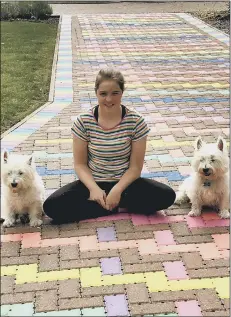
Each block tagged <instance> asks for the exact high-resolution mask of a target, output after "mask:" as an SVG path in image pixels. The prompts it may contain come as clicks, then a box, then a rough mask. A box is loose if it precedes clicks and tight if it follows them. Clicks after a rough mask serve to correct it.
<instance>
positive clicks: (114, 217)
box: [96, 213, 131, 221]
mask: <svg viewBox="0 0 231 317" xmlns="http://www.w3.org/2000/svg"><path fill="white" fill-rule="evenodd" d="M130 218H131V216H130V215H129V214H127V213H123V214H116V215H111V216H106V217H99V218H96V221H108V220H126V219H130Z"/></svg>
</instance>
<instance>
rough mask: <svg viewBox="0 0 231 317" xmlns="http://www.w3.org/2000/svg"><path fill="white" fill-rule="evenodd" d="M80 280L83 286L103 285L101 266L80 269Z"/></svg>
mask: <svg viewBox="0 0 231 317" xmlns="http://www.w3.org/2000/svg"><path fill="white" fill-rule="evenodd" d="M80 280H81V285H82V287H88V286H101V285H102V280H101V271H100V268H99V267H91V268H82V269H80Z"/></svg>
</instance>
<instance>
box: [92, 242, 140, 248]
mask: <svg viewBox="0 0 231 317" xmlns="http://www.w3.org/2000/svg"><path fill="white" fill-rule="evenodd" d="M135 247H137V241H135V240H128V241H109V242H99V243H98V245H97V249H96V250H112V249H126V248H128V249H129V248H135Z"/></svg>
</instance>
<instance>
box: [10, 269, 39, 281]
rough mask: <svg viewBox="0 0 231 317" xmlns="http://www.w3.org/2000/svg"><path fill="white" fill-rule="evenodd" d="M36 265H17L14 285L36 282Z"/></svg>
mask: <svg viewBox="0 0 231 317" xmlns="http://www.w3.org/2000/svg"><path fill="white" fill-rule="evenodd" d="M37 272H38V265H37V264H28V265H19V266H18V270H17V272H16V282H15V283H16V284H24V283H33V282H36V276H37Z"/></svg>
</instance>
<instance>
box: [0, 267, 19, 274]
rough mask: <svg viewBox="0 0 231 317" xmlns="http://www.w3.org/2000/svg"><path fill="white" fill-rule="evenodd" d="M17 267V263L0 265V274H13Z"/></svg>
mask: <svg viewBox="0 0 231 317" xmlns="http://www.w3.org/2000/svg"><path fill="white" fill-rule="evenodd" d="M17 268H18V266H17V265H10V266H2V267H1V276H3V275H5V276H6V275H7V276H8V275H14V274H16V271H17Z"/></svg>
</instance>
